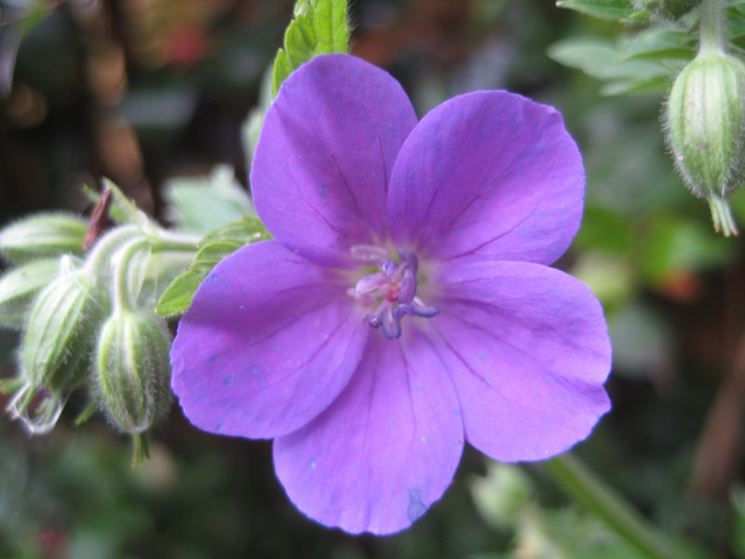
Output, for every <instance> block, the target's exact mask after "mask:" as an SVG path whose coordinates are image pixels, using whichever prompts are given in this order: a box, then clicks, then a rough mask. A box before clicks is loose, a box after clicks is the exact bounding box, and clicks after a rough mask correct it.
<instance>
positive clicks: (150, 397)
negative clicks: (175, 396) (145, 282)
mask: <svg viewBox="0 0 745 559" xmlns="http://www.w3.org/2000/svg"><path fill="white" fill-rule="evenodd" d="M170 347H171V338H170V335H169V333H168V330H167V328H166V325H165V324H164V323H163V321H162V320H161V319H159V318H158V317H156V316H155V315H153V314H151V313H149V312H143V311H129V310H121V309H120V310H117V311H115V312H114V314H112V315H111V316H110V317H109V319H108V320H107V321H106V322H105V323H104V325H103V328H102V329H101V333H100V335H99V338H98V344H97V347H96V360H95V361H96V362H95V381H96V386H97V389H98V398H99V400H100V402H101V407H102V408H103V410H104V411H105V412H106V414H107V416H108V417H109V419H110V420H111V422H112V423H113V424H114V425H115V426H116V427H117V428H118V429H120V430H121V431H124V432H126V433H130V434H133V435H134V434H138V433H143V432H144V431H146V430H148V429H149V428H150V427H151V426H152V424H153V423H154V422H155V421H157V420H158V419H159V418H161V417H163V416H164V415H165V414H166V413H167V412H168V409H169V407H170V404H171V391H170V389H169V386H170V374H171V369H170V364H169V358H168V352H169V349H170Z"/></svg>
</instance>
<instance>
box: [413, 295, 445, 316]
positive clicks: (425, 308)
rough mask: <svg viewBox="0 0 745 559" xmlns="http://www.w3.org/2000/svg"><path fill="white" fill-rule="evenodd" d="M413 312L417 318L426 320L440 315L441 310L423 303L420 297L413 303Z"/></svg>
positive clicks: (415, 298)
mask: <svg viewBox="0 0 745 559" xmlns="http://www.w3.org/2000/svg"><path fill="white" fill-rule="evenodd" d="M411 311H412V314H414V315H415V316H421V317H424V318H431V317H433V316H436V315H438V314H440V310H439V309H438V308H437V307H433V306H432V305H427V304H425V303H423V302H422V300H421V299H420V298H419V297H414V300H413V301H412V302H411Z"/></svg>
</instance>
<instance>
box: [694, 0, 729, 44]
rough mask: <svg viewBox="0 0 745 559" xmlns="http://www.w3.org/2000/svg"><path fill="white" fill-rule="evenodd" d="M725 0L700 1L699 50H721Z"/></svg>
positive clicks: (724, 35) (724, 33)
mask: <svg viewBox="0 0 745 559" xmlns="http://www.w3.org/2000/svg"><path fill="white" fill-rule="evenodd" d="M724 4H725V0H703V2H701V11H700V15H699V17H700V23H701V42H700V44H699V50H700V52H712V51H723V50H724V46H725V38H726V32H725V28H724V23H725V21H724Z"/></svg>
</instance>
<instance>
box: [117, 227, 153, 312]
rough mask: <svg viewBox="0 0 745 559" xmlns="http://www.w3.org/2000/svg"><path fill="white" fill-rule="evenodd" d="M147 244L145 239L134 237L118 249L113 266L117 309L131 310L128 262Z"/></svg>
mask: <svg viewBox="0 0 745 559" xmlns="http://www.w3.org/2000/svg"><path fill="white" fill-rule="evenodd" d="M148 244H149V243H148V241H146V240H145V239H135V240H133V241H131V242H130V243H128V244H127V245H125V246H124V247H122V248H121V250H120V256H119V258H118V260H117V262H116V265H115V267H114V303H115V305H116V308H117V309H119V310H123V311H131V310H132V296H131V294H130V291H129V273H130V269H129V264H130V262H131V261H132V258H133V257H134V256H135V255H136V254H137V253H138V252H139V251H140V250H141V249H142V248H143V247H145V246H148Z"/></svg>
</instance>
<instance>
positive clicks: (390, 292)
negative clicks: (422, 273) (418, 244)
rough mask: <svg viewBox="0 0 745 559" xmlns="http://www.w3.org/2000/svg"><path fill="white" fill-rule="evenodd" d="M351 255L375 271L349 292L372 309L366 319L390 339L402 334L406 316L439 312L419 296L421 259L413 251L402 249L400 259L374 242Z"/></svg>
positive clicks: (431, 315) (358, 301) (356, 248)
mask: <svg viewBox="0 0 745 559" xmlns="http://www.w3.org/2000/svg"><path fill="white" fill-rule="evenodd" d="M351 252H352V258H353V259H354V260H355V261H357V262H359V263H360V264H363V265H365V266H366V267H373V268H374V269H375V271H374V272H373V273H371V274H368V275H366V276H364V277H362V278H361V279H360V280H359V281H358V282H357V283H356V284H355V285H354V286H353V287H350V288H349V289H348V290H347V293H348V294H349V295H350V296H351V297H352V298H354V299H355V301H357V303H358V304H359V305H361V306H362V307H364V308H366V309H369V311H370V312H369V313H368V314H367V316H366V317H365V322H366V323H367V324H368V325H369V326H370V327H371V328H374V329H376V330H378V329H379V330H381V331H382V332H383V335H384V336H385V337H386V338H388V339H396V338H399V337H400V336H401V321H402V320H403V318H404V317H406V316H412V317H423V318H431V317H433V316H435V315H437V314H438V313H439V310H438V309H437V308H435V307H433V306H430V305H427V304H425V303H424V302H423V301H422V300H421V299H420V298H419V297H417V274H418V272H419V259H418V258H417V256H416V254H415V253H414V251H412V250H410V249H407V248H399V249H398V251H397V253H398V254H397V255H398V259H397V260H394V259H393V258H391V256H390V254H389V253H388V251H386V250H385V249H383V248H380V247H377V246H373V245H357V246H354V247H352V250H351Z"/></svg>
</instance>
